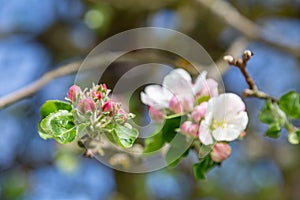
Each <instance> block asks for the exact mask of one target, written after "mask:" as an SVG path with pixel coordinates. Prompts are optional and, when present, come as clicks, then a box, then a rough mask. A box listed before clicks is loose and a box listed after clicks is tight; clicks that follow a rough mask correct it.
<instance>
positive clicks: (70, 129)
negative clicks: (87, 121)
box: [38, 110, 76, 144]
mask: <svg viewBox="0 0 300 200" xmlns="http://www.w3.org/2000/svg"><path fill="white" fill-rule="evenodd" d="M38 131H39V134H40V136H41V138H43V139H49V138H53V139H55V140H56V141H57V142H59V143H61V144H66V143H70V142H72V141H73V140H74V139H75V138H76V127H75V124H74V122H73V115H72V113H70V112H68V111H66V110H59V111H57V112H55V113H51V114H49V115H48V116H47V117H46V118H44V119H43V120H42V121H41V122H40V124H39V125H38Z"/></svg>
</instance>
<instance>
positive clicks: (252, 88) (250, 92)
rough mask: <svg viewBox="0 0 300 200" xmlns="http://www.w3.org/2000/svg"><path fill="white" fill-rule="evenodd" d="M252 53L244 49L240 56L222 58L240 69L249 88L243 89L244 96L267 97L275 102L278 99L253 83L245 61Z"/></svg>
mask: <svg viewBox="0 0 300 200" xmlns="http://www.w3.org/2000/svg"><path fill="white" fill-rule="evenodd" d="M253 55H254V54H253V53H252V52H251V51H249V50H246V51H244V53H243V56H242V58H233V57H232V56H231V55H227V56H224V60H225V61H227V62H228V64H230V65H233V66H235V67H237V68H239V70H240V71H241V73H242V74H243V76H244V78H245V80H246V82H247V84H248V86H249V89H245V90H244V96H245V97H257V98H260V99H269V100H271V101H273V102H277V101H278V100H277V99H276V98H275V97H272V96H270V95H268V94H266V93H264V92H262V91H260V90H259V89H258V87H257V85H256V83H255V81H254V80H253V79H252V77H251V76H250V74H249V73H248V71H247V69H246V68H247V63H248V61H249V60H250V59H251V58H252V56H253Z"/></svg>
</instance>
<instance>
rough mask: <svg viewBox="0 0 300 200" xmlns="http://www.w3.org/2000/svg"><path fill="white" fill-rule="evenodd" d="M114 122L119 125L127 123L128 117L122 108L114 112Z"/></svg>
mask: <svg viewBox="0 0 300 200" xmlns="http://www.w3.org/2000/svg"><path fill="white" fill-rule="evenodd" d="M115 120H116V121H117V122H118V123H120V124H124V123H126V122H127V121H128V115H127V113H126V112H125V110H123V109H122V108H120V109H118V110H117V111H116V118H115Z"/></svg>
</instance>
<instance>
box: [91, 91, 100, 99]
mask: <svg viewBox="0 0 300 200" xmlns="http://www.w3.org/2000/svg"><path fill="white" fill-rule="evenodd" d="M92 95H93V97H94V98H95V99H99V100H100V99H102V93H101V92H99V91H93V92H92Z"/></svg>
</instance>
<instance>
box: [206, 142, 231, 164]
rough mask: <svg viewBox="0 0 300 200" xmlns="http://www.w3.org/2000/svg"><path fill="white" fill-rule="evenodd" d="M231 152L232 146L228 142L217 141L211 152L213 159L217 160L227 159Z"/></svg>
mask: <svg viewBox="0 0 300 200" xmlns="http://www.w3.org/2000/svg"><path fill="white" fill-rule="evenodd" d="M230 154H231V147H230V146H229V145H228V144H226V143H217V144H216V145H215V146H214V147H213V150H212V152H211V153H210V156H211V159H212V160H213V161H215V162H222V161H223V160H226V159H227V158H228V157H229V156H230Z"/></svg>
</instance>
